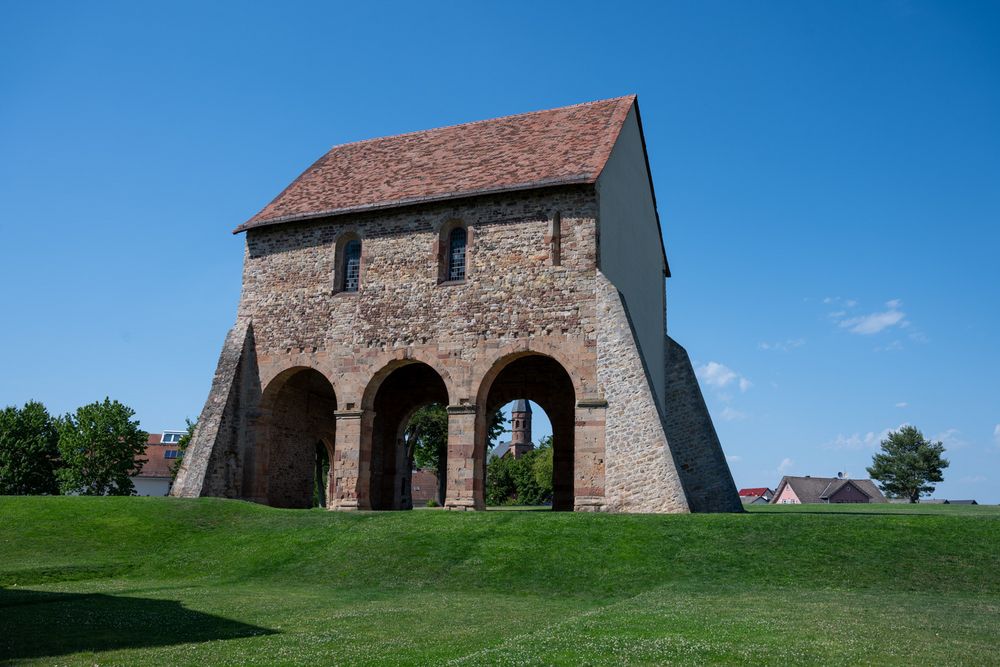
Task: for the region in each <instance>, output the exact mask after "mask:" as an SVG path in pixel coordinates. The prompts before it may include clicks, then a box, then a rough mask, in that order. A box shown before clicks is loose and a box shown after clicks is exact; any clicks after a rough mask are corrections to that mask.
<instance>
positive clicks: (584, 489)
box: [573, 399, 608, 512]
mask: <svg viewBox="0 0 1000 667" xmlns="http://www.w3.org/2000/svg"><path fill="white" fill-rule="evenodd" d="M607 409H608V402H607V401H605V400H603V399H593V400H588V399H584V400H581V401H579V402H578V403H577V404H576V427H575V430H574V433H573V444H574V445H575V446H574V450H573V457H574V460H573V509H574V510H576V511H577V512H601V511H603V510H604V509H605V508H606V506H605V501H604V414H605V412H607Z"/></svg>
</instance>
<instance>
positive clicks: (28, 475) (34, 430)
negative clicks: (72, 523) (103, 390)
mask: <svg viewBox="0 0 1000 667" xmlns="http://www.w3.org/2000/svg"><path fill="white" fill-rule="evenodd" d="M58 460H59V433H58V432H57V431H56V426H55V421H54V420H53V419H52V417H51V416H50V415H49V412H48V410H46V409H45V406H44V405H42V404H41V403H39V402H37V401H28V402H27V403H25V404H24V407H23V408H20V409H19V408H17V407H15V406H9V407H6V408H4V409H3V410H0V495H10V496H26V495H45V494H56V493H59V484H58V482H57V481H56V473H55V471H56V468H57V465H58Z"/></svg>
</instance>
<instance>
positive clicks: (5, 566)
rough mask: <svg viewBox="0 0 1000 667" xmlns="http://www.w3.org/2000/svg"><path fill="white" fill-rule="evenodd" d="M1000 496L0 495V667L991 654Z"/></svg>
mask: <svg viewBox="0 0 1000 667" xmlns="http://www.w3.org/2000/svg"><path fill="white" fill-rule="evenodd" d="M998 646H1000V508H997V507H984V506H977V507H967V506H943V505H918V506H902V505H878V506H849V507H848V506H813V507H808V506H805V507H803V506H800V507H774V506H765V507H762V508H757V507H755V508H753V510H752V511H751V512H748V513H746V514H742V515H687V516H685V515H681V516H639V515H594V514H563V513H552V512H539V511H531V512H517V511H505V512H483V513H449V512H443V511H421V512H395V513H358V514H341V513H331V512H324V511H320V510H312V511H294V510H276V509H270V508H267V507H261V506H257V505H251V504H247V503H241V502H234V501H222V500H212V499H202V500H178V499H170V498H62V497H56V498H10V497H5V498H0V663H2V662H13V663H37V664H80V665H83V664H86V665H93V664H101V665H105V664H123V665H134V664H151V665H167V664H170V665H173V664H190V665H202V664H214V663H228V664H234V663H239V664H313V665H319V664H442V663H453V664H462V665H495V664H510V665H514V664H517V665H521V664H566V665H577V664H602V665H620V664H664V663H677V664H704V663H726V664H740V665H745V664H749V663H763V664H775V663H779V662H780V663H783V664H793V665H794V664H845V663H851V664H861V663H865V664H870V663H877V664H900V665H914V664H949V665H950V664H969V665H984V664H1000V648H998Z"/></svg>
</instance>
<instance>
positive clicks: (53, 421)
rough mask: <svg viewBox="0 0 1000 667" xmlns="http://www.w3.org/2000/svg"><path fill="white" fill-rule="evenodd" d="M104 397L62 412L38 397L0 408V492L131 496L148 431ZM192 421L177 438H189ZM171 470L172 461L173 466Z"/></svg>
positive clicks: (127, 410) (129, 411)
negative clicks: (56, 413) (49, 407)
mask: <svg viewBox="0 0 1000 667" xmlns="http://www.w3.org/2000/svg"><path fill="white" fill-rule="evenodd" d="M134 416H135V410H133V409H132V408H130V407H128V406H127V405H124V404H122V403H119V402H118V401H115V400H111V399H110V398H108V397H105V399H104V400H103V401H95V402H94V403H90V404H88V405H84V406H81V407H79V408H77V409H76V410H75V411H74V412H70V413H67V414H65V415H63V416H61V417H60V416H52V415H51V414H50V413H49V411H48V410H47V409H46V408H45V406H44V405H43V404H42V403H40V402H39V401H28V402H27V403H25V404H24V406H23V407H21V408H18V407H16V406H7V407H5V408H3V409H2V410H0V495H15V496H25V495H57V494H64V495H81V496H130V495H133V494H134V493H135V485H134V484H133V482H132V479H131V478H132V477H133V476H134V475H137V474H139V472H141V470H142V466H143V464H144V463H146V459H143V458H141V457H142V455H143V454H144V453H145V451H146V443H147V439H148V437H149V434H148V433H146V431H144V430H142V428H140V426H139V421H138V420H137V419H133V417H134ZM193 427H194V424H192V423H191V422H190V421H188V431H187V433H186V434H185V435H184V436H183V437H182V442H181V443H179V444H180V447H179V448H181V449H183V447H184V446H186V445H187V441H189V440H190V437H191V432H192V430H193ZM174 471H175V472H176V466H175V468H174Z"/></svg>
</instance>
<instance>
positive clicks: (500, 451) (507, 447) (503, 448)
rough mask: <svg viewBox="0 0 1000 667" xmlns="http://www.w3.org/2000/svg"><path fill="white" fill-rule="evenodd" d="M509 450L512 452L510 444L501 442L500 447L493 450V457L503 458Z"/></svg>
mask: <svg viewBox="0 0 1000 667" xmlns="http://www.w3.org/2000/svg"><path fill="white" fill-rule="evenodd" d="M509 450H510V442H501V443H500V444H499V445H497V446H496V447H494V448H493V452H492V453H491V456H495V457H497V458H502V457H503V455H504V454H506V453H507V452H508V451H509Z"/></svg>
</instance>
